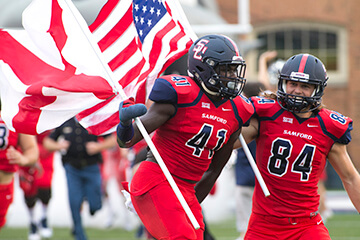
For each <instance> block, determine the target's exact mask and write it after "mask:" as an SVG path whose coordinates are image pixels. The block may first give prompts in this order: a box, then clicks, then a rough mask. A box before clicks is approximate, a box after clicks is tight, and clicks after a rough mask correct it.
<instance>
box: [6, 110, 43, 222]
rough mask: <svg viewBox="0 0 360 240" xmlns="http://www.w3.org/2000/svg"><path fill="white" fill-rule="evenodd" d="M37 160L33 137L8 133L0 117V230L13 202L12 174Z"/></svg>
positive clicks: (37, 154) (37, 155) (37, 153)
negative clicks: (19, 167)
mask: <svg viewBox="0 0 360 240" xmlns="http://www.w3.org/2000/svg"><path fill="white" fill-rule="evenodd" d="M18 147H19V148H20V149H19V150H18V149H17V148H18ZM38 158H39V149H38V147H37V143H36V138H35V136H31V135H27V134H21V133H15V132H12V131H10V130H9V129H8V128H7V127H6V125H5V123H4V121H3V120H2V119H1V117H0V203H1V204H0V229H1V228H2V227H3V226H4V225H5V223H6V213H7V210H8V209H9V206H10V204H11V203H12V200H13V195H14V173H15V172H16V171H17V169H18V166H30V165H33V164H35V163H36V162H37V160H38Z"/></svg>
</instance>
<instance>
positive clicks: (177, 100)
mask: <svg viewBox="0 0 360 240" xmlns="http://www.w3.org/2000/svg"><path fill="white" fill-rule="evenodd" d="M199 91H200V88H199V86H198V85H197V84H196V83H195V82H194V80H193V79H191V78H190V77H186V76H179V75H167V76H162V77H160V78H158V79H156V80H155V83H154V86H153V88H152V90H151V92H150V95H149V99H150V100H152V101H154V102H162V103H172V104H184V103H188V102H192V101H193V100H194V99H196V97H197V96H198V94H199Z"/></svg>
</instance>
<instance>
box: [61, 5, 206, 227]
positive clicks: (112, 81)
mask: <svg viewBox="0 0 360 240" xmlns="http://www.w3.org/2000/svg"><path fill="white" fill-rule="evenodd" d="M59 1H61V0H59ZM63 1H64V2H65V3H66V5H67V7H68V8H69V10H70V12H71V13H72V15H73V17H74V18H75V21H76V22H77V23H78V25H79V26H80V28H81V30H82V32H83V33H84V35H85V36H86V39H87V40H88V43H89V44H90V46H91V48H92V50H93V51H94V52H95V54H96V56H97V58H98V60H99V61H100V63H101V66H102V67H103V68H104V70H105V72H106V75H107V79H110V82H109V84H110V85H111V86H113V88H114V90H116V92H117V93H119V94H120V96H121V98H122V99H123V100H125V99H127V98H128V97H127V96H126V94H125V92H124V90H123V88H122V87H121V85H120V84H119V83H118V81H116V79H115V77H114V74H113V72H112V71H111V69H110V67H109V65H108V64H107V63H106V61H105V59H104V58H103V54H102V52H101V51H100V48H99V46H98V45H97V43H95V42H94V41H93V39H92V35H91V32H90V30H89V28H88V26H87V24H86V22H85V20H84V18H83V17H82V16H81V14H80V13H79V11H78V10H77V8H76V7H75V6H74V5H73V3H72V2H71V1H69V0H63ZM135 123H136V125H137V127H138V128H139V130H140V132H141V134H142V135H143V137H144V139H145V141H146V143H147V144H148V146H149V148H150V150H151V152H152V153H153V154H154V157H155V159H156V161H157V162H158V164H159V166H160V168H161V170H162V171H163V173H164V175H165V177H166V179H167V180H168V182H169V184H170V186H171V188H172V189H173V191H174V193H175V195H176V197H177V198H178V199H179V201H180V204H181V206H182V207H183V209H184V210H185V213H186V214H187V216H188V217H189V219H190V221H191V223H192V225H193V226H194V228H195V229H199V228H200V225H199V223H198V222H197V220H196V218H195V216H194V214H193V213H192V211H191V209H190V207H189V205H188V204H187V202H186V201H185V198H184V196H183V195H182V194H181V192H180V190H179V187H178V186H177V185H176V183H175V181H174V179H173V177H172V176H171V174H170V172H169V170H168V169H167V167H166V165H165V163H164V161H163V159H162V158H161V156H160V154H159V152H158V151H157V149H156V147H155V145H154V143H153V142H152V140H151V138H150V136H149V134H148V132H147V131H146V129H145V127H144V125H143V124H142V122H141V121H140V118H138V117H137V118H135Z"/></svg>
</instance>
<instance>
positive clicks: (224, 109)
mask: <svg viewBox="0 0 360 240" xmlns="http://www.w3.org/2000/svg"><path fill="white" fill-rule="evenodd" d="M221 109H222V110H223V111H231V109H229V108H221Z"/></svg>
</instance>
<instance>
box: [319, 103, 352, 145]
mask: <svg viewBox="0 0 360 240" xmlns="http://www.w3.org/2000/svg"><path fill="white" fill-rule="evenodd" d="M319 121H320V123H321V125H322V127H323V129H324V131H325V133H326V134H327V135H329V137H331V138H332V139H333V140H334V141H335V142H338V143H342V144H348V143H349V142H350V141H351V134H350V131H351V130H352V129H353V127H352V123H353V120H352V119H351V118H349V117H346V116H344V115H342V114H340V113H338V112H336V111H332V110H329V109H325V108H322V109H321V110H320V111H319Z"/></svg>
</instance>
